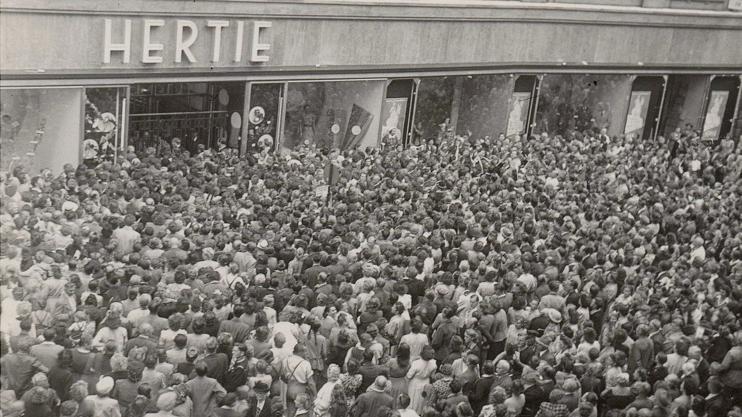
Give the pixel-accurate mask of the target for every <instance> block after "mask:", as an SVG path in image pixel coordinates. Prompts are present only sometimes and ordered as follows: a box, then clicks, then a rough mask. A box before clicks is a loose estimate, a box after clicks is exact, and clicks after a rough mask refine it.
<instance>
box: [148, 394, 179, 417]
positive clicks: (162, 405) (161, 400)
mask: <svg viewBox="0 0 742 417" xmlns="http://www.w3.org/2000/svg"><path fill="white" fill-rule="evenodd" d="M177 403H178V394H177V392H175V391H168V392H163V393H161V394H160V396H159V397H158V398H157V402H156V404H155V406H156V407H157V412H156V413H148V414H145V415H144V417H181V416H179V415H178V414H175V413H174V412H173V410H174V409H175V407H176V405H177Z"/></svg>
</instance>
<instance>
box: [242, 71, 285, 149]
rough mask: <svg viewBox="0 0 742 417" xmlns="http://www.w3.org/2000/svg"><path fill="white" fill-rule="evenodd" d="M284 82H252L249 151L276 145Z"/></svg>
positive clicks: (273, 147) (248, 134)
mask: <svg viewBox="0 0 742 417" xmlns="http://www.w3.org/2000/svg"><path fill="white" fill-rule="evenodd" d="M283 86H284V84H283V83H271V84H252V85H251V86H250V110H249V111H248V113H247V120H248V122H249V127H248V129H247V149H246V150H247V152H249V153H251V154H252V153H255V152H256V151H259V150H260V149H262V148H264V147H268V148H270V149H271V150H273V149H275V147H276V141H277V139H278V138H277V137H276V133H277V132H278V131H279V130H278V129H279V128H278V125H279V123H280V114H281V99H282V97H283Z"/></svg>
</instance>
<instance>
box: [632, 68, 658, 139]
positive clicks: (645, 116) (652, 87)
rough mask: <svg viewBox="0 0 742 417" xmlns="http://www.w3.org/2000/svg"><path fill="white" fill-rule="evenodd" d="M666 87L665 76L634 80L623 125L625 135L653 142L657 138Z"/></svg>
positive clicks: (643, 77) (642, 77) (644, 77)
mask: <svg viewBox="0 0 742 417" xmlns="http://www.w3.org/2000/svg"><path fill="white" fill-rule="evenodd" d="M666 86H667V78H666V76H641V77H636V78H635V79H634V82H633V84H632V87H631V97H630V98H629V106H628V110H627V113H626V124H625V125H624V133H625V134H627V135H629V134H630V135H634V136H635V137H637V138H639V139H650V140H654V138H655V137H657V127H658V126H659V120H660V115H661V114H662V105H663V103H664V101H665V91H666Z"/></svg>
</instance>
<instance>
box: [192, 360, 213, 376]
mask: <svg viewBox="0 0 742 417" xmlns="http://www.w3.org/2000/svg"><path fill="white" fill-rule="evenodd" d="M194 370H195V371H196V375H198V376H200V377H204V376H206V374H207V373H208V372H209V367H208V365H206V362H203V361H199V362H198V363H196V366H195V367H194Z"/></svg>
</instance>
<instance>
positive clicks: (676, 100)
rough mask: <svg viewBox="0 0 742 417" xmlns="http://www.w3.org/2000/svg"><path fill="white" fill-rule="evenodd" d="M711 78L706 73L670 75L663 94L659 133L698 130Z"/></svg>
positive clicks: (667, 133)
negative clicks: (663, 103)
mask: <svg viewBox="0 0 742 417" xmlns="http://www.w3.org/2000/svg"><path fill="white" fill-rule="evenodd" d="M710 82H711V78H710V77H709V76H708V75H670V76H669V77H668V80H667V93H666V94H665V110H664V111H663V113H664V114H665V115H664V116H663V117H662V120H661V121H660V123H661V125H660V134H663V135H665V136H669V135H670V134H671V133H672V132H673V131H675V130H676V129H681V130H686V129H687V130H698V129H700V128H701V124H702V122H703V103H704V100H705V98H706V91H707V90H708V88H709V83H710Z"/></svg>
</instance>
